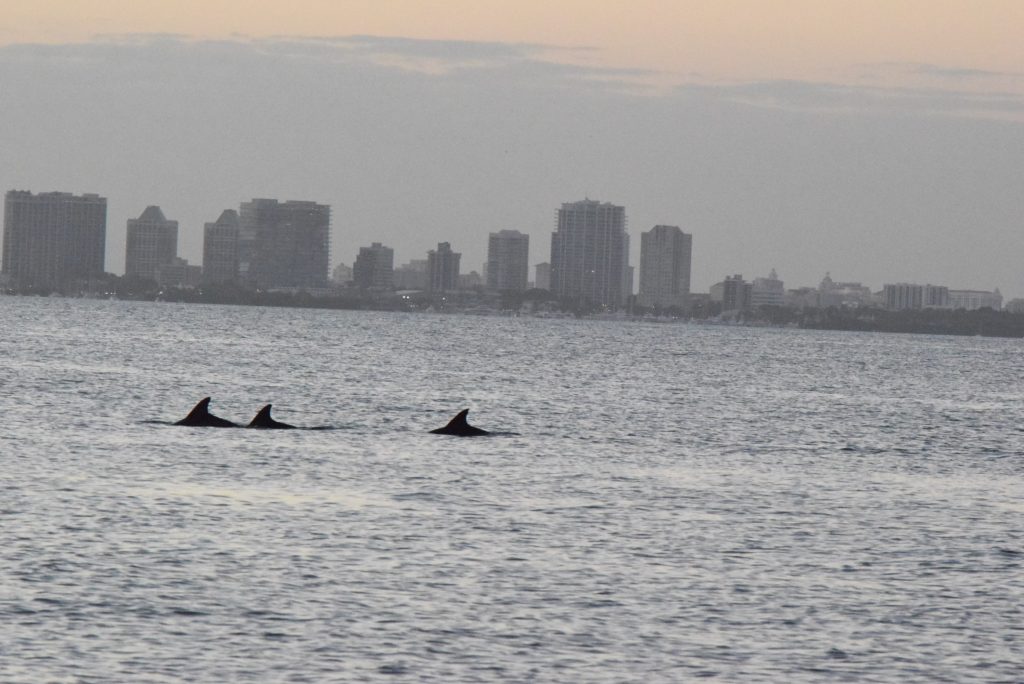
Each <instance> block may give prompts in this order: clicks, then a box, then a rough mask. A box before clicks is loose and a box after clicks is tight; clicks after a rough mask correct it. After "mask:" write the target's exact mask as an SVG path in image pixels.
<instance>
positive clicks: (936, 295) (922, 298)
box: [882, 283, 950, 311]
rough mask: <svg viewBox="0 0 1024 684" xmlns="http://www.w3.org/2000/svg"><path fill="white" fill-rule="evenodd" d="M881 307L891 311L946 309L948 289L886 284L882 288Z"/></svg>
mask: <svg viewBox="0 0 1024 684" xmlns="http://www.w3.org/2000/svg"><path fill="white" fill-rule="evenodd" d="M882 300H883V306H885V308H886V309H890V310H892V311H902V310H906V309H948V308H949V305H950V300H949V288H948V287H944V286H941V285H915V284H913V283H895V284H886V285H885V286H883V288H882Z"/></svg>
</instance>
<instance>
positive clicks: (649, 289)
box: [639, 226, 693, 308]
mask: <svg viewBox="0 0 1024 684" xmlns="http://www.w3.org/2000/svg"><path fill="white" fill-rule="evenodd" d="M692 252H693V236H692V235H689V234H687V233H684V232H683V231H681V230H680V229H679V227H678V226H654V227H653V228H651V229H650V230H649V231H647V232H646V233H641V234H640V295H639V300H640V304H642V305H643V306H655V307H659V308H667V307H670V306H679V307H682V306H686V300H687V297H688V296H689V294H690V263H691V258H692Z"/></svg>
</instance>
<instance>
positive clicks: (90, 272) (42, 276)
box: [3, 190, 107, 288]
mask: <svg viewBox="0 0 1024 684" xmlns="http://www.w3.org/2000/svg"><path fill="white" fill-rule="evenodd" d="M106 243H107V200H106V198H104V197H100V196H99V195H81V196H76V195H72V194H71V193H68V192H43V193H39V194H38V195H33V194H32V193H31V192H28V191H24V190H11V191H9V192H8V193H7V194H6V196H5V197H4V249H3V272H4V273H5V274H6V275H7V276H8V277H9V278H11V280H12V282H13V283H14V284H15V285H18V286H22V287H51V288H60V287H63V286H65V285H71V284H73V283H74V281H76V280H81V279H85V278H92V277H95V276H100V275H102V274H103V262H104V256H105V250H106Z"/></svg>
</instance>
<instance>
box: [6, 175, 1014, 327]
mask: <svg viewBox="0 0 1024 684" xmlns="http://www.w3.org/2000/svg"><path fill="white" fill-rule="evenodd" d="M106 202H107V199H106V198H105V197H99V196H98V195H96V194H92V193H85V194H83V195H81V196H77V195H74V194H73V193H69V192H62V191H50V192H41V193H38V194H33V193H31V192H28V191H22V190H10V191H8V192H7V194H6V196H5V219H4V227H3V231H2V232H0V243H3V244H6V242H5V240H6V237H7V235H8V233H10V234H11V235H12V236H13V237H14V239H13V240H12V241H11V244H12V249H13V250H14V251H12V252H11V253H10V254H9V253H8V248H7V247H4V248H3V249H4V273H6V274H7V275H8V276H12V277H15V278H17V277H18V273H19V269H24V268H25V266H22V265H21V264H27V263H28V262H27V261H26V257H24V256H21V255H22V254H27V253H29V252H27V250H36V249H37V248H35V247H32V246H31V244H30V243H31V242H32V240H31V239H30V238H31V235H30V234H29V233H26V232H25V231H26V228H27V227H28V226H36V227H37V228H39V227H43V224H44V223H48V222H49V221H51V219H50V218H46V220H43V221H42V223H40V221H41V220H42V219H41V218H40V217H44V218H45V217H51V216H57V215H58V213H59V212H61V211H63V212H64V213H59V215H60V216H62V217H65V216H68V215H70V216H72V217H73V216H74V215H75V212H74V210H72V211H71V213H70V214H68V213H67V210H66V209H61V208H62V207H64V206H65V205H68V206H70V205H75V206H77V205H79V204H81V205H83V206H84V205H85V204H99V205H102V208H103V216H104V218H103V221H104V225H102V226H100V225H98V224H97V225H95V226H93V228H92V230H93V232H96V231H99V233H97V235H98V238H97V239H94V240H93V242H96V243H97V244H98V245H100V247H99V249H100V250H102V245H103V244H104V243H105V242H106V233H107V231H108V230H109V226H107V225H105V211H106ZM8 204H10V208H8ZM26 207H27V208H28V209H27V210H26ZM33 207H34V209H33ZM55 211H56V212H58V213H54V212H55ZM27 212H28V213H27ZM32 212H34V213H32ZM240 212H241V217H240ZM240 212H236V211H235V210H233V209H225V210H223V211H222V212H221V215H220V217H219V218H218V219H217V221H216V222H207V223H205V224H204V230H203V252H202V258H201V261H200V264H199V265H195V264H190V263H189V260H188V259H185V258H182V255H181V254H180V252H179V250H178V222H177V221H174V220H168V219H167V218H166V217H165V216H164V214H163V212H162V210H161V208H160V207H159V206H157V205H149V206H147V207H146V209H145V210H144V211H143V212H142V213H141V214H140V216H139V217H138V218H134V219H129V220H128V221H127V226H128V241H127V243H126V245H125V253H124V257H123V260H122V261H121V263H124V264H125V269H124V271H123V274H124V275H132V276H136V277H141V278H147V279H154V280H156V281H157V282H159V283H164V282H166V283H168V284H171V283H178V284H179V285H180V284H183V283H186V282H191V285H190V286H195V285H198V284H199V282H200V278H199V276H198V275H195V276H192V275H189V274H190V273H192V272H196V273H201V280H202V283H204V284H215V283H223V282H237V283H239V284H243V285H246V284H247V285H249V286H252V285H256V286H260V287H272V288H273V287H287V288H296V287H298V288H305V287H314V288H318V287H323V286H325V285H326V284H327V283H328V282H329V281H331V280H335V281H336V278H335V274H336V273H338V272H339V269H345V270H346V271H347V272H348V273H350V274H351V275H352V276H353V284H355V285H356V286H357V287H360V288H362V289H377V290H386V289H391V288H393V287H395V288H396V289H425V290H427V291H433V292H444V291H446V290H454V289H460V288H463V287H466V285H465V282H469V281H466V280H465V279H466V278H470V279H472V278H479V281H480V284H481V285H483V286H486V287H487V288H488V289H490V290H493V291H509V292H514V291H523V290H525V289H526V287H527V286H528V285H534V286H536V284H535V283H530V282H529V275H528V274H529V262H530V258H531V257H530V253H529V234H526V233H522V232H520V231H514V230H501V231H498V232H496V233H495V232H492V233H489V234H488V240H487V254H488V258H487V260H486V261H485V262H484V263H483V267H482V270H481V273H482V275H481V274H480V273H477V272H476V271H475V270H473V269H470V272H469V273H462V274H461V275H460V266H459V263H460V260H461V257H462V254H461V252H459V253H455V252H454V250H452V248H451V244H450V243H449V242H439V243H438V244H437V248H436V249H431V250H428V252H427V254H426V259H416V258H413V259H410V260H409V261H408V262H407V263H406V264H402V265H401V266H397V265H396V262H395V257H394V254H395V250H394V248H393V247H390V246H386V245H382V243H380V242H373V243H372V244H371V245H369V246H360V247H359V248H358V250H357V254H356V255H355V258H354V259H353V261H352V262H351V263H348V262H346V261H343V260H339V259H337V258H332V256H333V255H332V253H331V245H330V230H329V228H330V222H331V221H330V216H331V207H330V205H324V204H318V203H316V202H313V201H308V200H288V201H284V202H280V201H279V200H277V199H266V198H257V199H252V200H250V201H248V202H242V203H241V204H240ZM606 214H607V216H605V215H606ZM556 216H557V218H556V221H555V225H554V230H553V231H552V233H551V251H550V252H549V253H547V254H544V255H542V256H544V257H546V256H548V255H550V258H551V260H552V262H557V261H562V262H563V263H565V259H566V258H570V263H571V262H572V260H573V259H579V258H581V257H582V255H584V254H586V255H589V256H586V257H585V258H586V259H589V260H592V261H593V264H591V265H589V266H586V265H584V262H580V264H577V265H575V266H572V267H571V269H570V270H572V271H573V272H574V273H575V272H576V271H579V273H576V274H575V275H573V276H568V280H566V278H567V276H565V275H562V276H560V277H561V279H562V280H561V281H559V282H558V283H555V284H553V285H552V284H549V287H547V288H542V289H550V290H552V292H553V293H555V294H557V295H559V296H560V297H563V298H570V299H571V298H574V297H575V298H582V299H583V300H590V301H600V302H601V303H603V304H605V305H608V306H612V307H617V306H622V305H624V303H625V302H626V300H627V298H628V297H629V296H630V295H636V296H637V297H638V299H637V303H638V304H640V305H641V306H651V307H655V308H667V307H672V306H682V307H685V306H686V305H687V300H688V297H689V294H690V293H691V292H694V293H710V295H711V298H712V300H715V298H716V297H718V298H719V299H721V298H723V297H724V299H725V301H726V304H727V305H728V306H729V308H735V304H736V302H745V304H744V305H741V306H740V307H739V308H745V306H749V305H754V306H756V305H760V304H774V305H778V304H782V303H783V297H784V296H785V295H786V292H787V291H786V290H785V289H784V287H783V281H782V280H781V279H780V278H779V276H778V275H777V272H776V269H775V268H774V267H772V268H771V270H770V273H769V274H768V275H767V276H760V275H759V276H756V277H755V278H754V280H753V282H746V281H743V280H742V276H741V275H739V274H736V275H733V276H729V275H726V276H725V277H724V279H723V280H719V281H717V282H715V283H713V284H712V285H710V286H709V288H708V289H707V290H706V291H702V290H692V289H691V287H690V273H691V271H692V254H693V252H692V241H693V236H692V234H689V233H684V232H682V231H681V230H680V229H679V227H678V226H668V225H660V224H659V225H655V226H653V227H651V228H650V229H649V230H647V231H642V232H641V234H640V237H641V256H640V265H639V267H638V268H637V269H636V271H637V273H638V274H639V279H640V283H639V290H636V291H634V290H633V280H634V266H632V265H630V264H629V233H628V231H627V230H626V226H627V225H628V219H627V216H626V208H625V207H623V206H617V205H615V204H613V203H610V202H603V203H602V202H600V201H598V200H591V199H589V198H587V199H584V200H580V201H576V202H563V203H562V206H561V208H560V209H558V210H557V212H556ZM9 217H10V218H9ZM602 217H603V218H602ZM61 221H63V222H64V223H67V226H66V227H56V226H55V227H47V228H46V230H49V231H51V232H52V231H54V230H57V231H58V232H60V231H68V230H69V228H70V227H71V224H70V223H68V219H67V218H62V219H61ZM71 222H72V223H73V219H72V221H71ZM8 223H10V225H11V228H8V227H7V226H8ZM76 225H77V224H76ZM595 230H596V231H597V232H594V231H595ZM608 230H611V231H612V232H618V233H621V240H619V239H616V240H615V241H614V242H616V243H618V242H621V246H622V249H621V250H620V251H617V252H614V253H613V252H611V251H609V248H608V247H607V245H605V246H603V247H602V246H601V245H603V244H604V243H605V242H607V240H608V235H606V234H605V233H607V231H608ZM133 231H134V232H133ZM73 232H74V229H72V232H70V233H66V234H67V235H70V236H71V237H74V235H73ZM48 234H49V233H48ZM56 234H57V233H54V234H53V235H54V236H55V235H56ZM19 236H20V237H19ZM595 236H597V239H596V240H595ZM40 239H44V240H45V239H48V240H49V242H53V243H55V244H54V247H55V248H56V249H57V251H60V250H61V249H64V247H63V246H61V245H59V244H56V243H57V242H58V241H57V240H56V238H55V237H53V236H51V237H50V238H40ZM48 249H49V248H48ZM75 249H78V247H74V248H73V249H72V251H74V250H75ZM92 251H95V250H92ZM577 252H578V253H579V255H580V256H577V257H572V255H573V254H575V253H577ZM616 254H617V255H618V256H616ZM447 255H450V257H449V256H447ZM567 255H568V257H567ZM438 257H440V259H439V260H437V259H438ZM90 258H91V259H92V260H93V261H95V260H96V257H95V256H93V257H90ZM609 259H611V260H612V261H616V260H619V259H621V260H622V271H621V273H620V274H619V275H617V276H615V279H617V280H618V282H620V283H621V293H619V294H615V293H612V292H611V291H610V290H609V289H608V282H607V281H608V277H609V276H608V274H607V273H604V272H603V271H601V272H600V273H598V271H594V270H592V267H593V266H596V267H598V270H599V271H600V270H601V269H604V268H607V264H608V263H610V262H609ZM361 260H362V264H360V262H361ZM432 260H434V261H432ZM51 261H53V259H51ZM586 263H590V262H589V261H588V262H586ZM54 264H56V261H54ZM133 264H134V266H133ZM601 264H604V265H603V266H602V265H601ZM93 266H95V264H94V265H93ZM105 266H107V268H106V269H105V271H106V272H115V271H116V269H112V268H109V267H110V266H111V264H109V263H108V264H105ZM535 266H544V267H545V268H546V271H545V275H546V277H548V278H550V274H551V267H550V265H549V264H548V263H545V262H540V263H538V264H535ZM419 267H422V273H423V278H424V280H423V282H422V283H419V282H418V281H417V282H416V283H415V284H410V283H409V282H408V280H407V279H405V278H403V279H398V278H397V276H396V275H395V274H396V273H398V272H404V271H408V269H409V268H419ZM495 267H497V270H495V271H494V273H492V272H491V269H494V268H495ZM32 268H35V269H36V270H39V266H38V264H37V265H36V266H33V267H32ZM49 268H51V270H52V269H53V268H54V266H52V265H51V266H50V267H49ZM90 268H92V271H90V272H92V273H94V274H95V273H96V272H97V271H96V269H95V268H94V267H90ZM615 268H619V267H615ZM164 269H166V271H167V272H166V274H164V275H163V276H162V275H161V274H162V271H163V270H164ZM580 269H583V270H582V271H581V270H580ZM563 270H565V269H564V268H563ZM102 271H103V269H101V271H100V272H102ZM498 272H501V273H502V275H501V277H500V278H496V277H495V275H494V274H495V273H498ZM555 272H556V273H557V270H556V271H555ZM585 272H590V273H598V276H597V279H598V280H599V281H601V283H603V284H596V283H590V284H589V285H586V284H584V283H583V275H582V274H583V273H585ZM510 274H511V275H510ZM193 280H194V282H192V281H193ZM570 281H573V282H575V281H579V282H576V283H575V284H567V283H569V282H570ZM24 282H25V283H28V282H30V281H24ZM39 282H43V281H39ZM49 282H50V283H51V284H55V283H57V282H59V280H58V279H56V278H55V277H51V278H50V281H49ZM588 282H589V281H588ZM736 282H745V283H746V285H745V287H746V288H747V293H746V294H745V295H743V297H740V296H739V295H737V294H736V293H735V292H732V290H730V284H735V283H736ZM897 287H899V288H904V289H905V288H925V291H926V292H932V291H942V292H944V293H945V294H943V295H941V296H938V295H934V294H932V295H929V296H928V297H925V298H924V299H922V298H921V295H920V294H918V295H917V297H918V300H920V301H918V302H917V305H910V306H905V305H903V302H904V301H905V300H906V301H907V302H910V301H913V300H910V299H907V297H908V296H909V295H900V299H899V301H900V302H901V304H900V305H899V306H892V302H893V301H896V300H894V299H893V295H892V294H891V293H892V292H893V291H895V289H896V288H897ZM556 288H557V289H558V292H555V289H556ZM723 288H724V289H723ZM814 289H815V288H813V287H808V286H807V285H806V284H804V285H800V286H799V287H798V288H796V289H795V290H791V292H796V291H799V290H806V291H810V290H814ZM817 289H818V290H820V291H822V292H828V294H827V295H825V300H827V301H822V300H821V297H820V296H819V295H817V294H815V295H813V298H812V299H813V302H811V303H810V305H812V306H846V305H853V306H859V305H862V304H864V303H866V302H868V301H869V300H872V298H873V296H874V293H875V292H877V294H878V295H880V301H881V302H885V304H884V306H886V308H896V309H899V308H920V306H919V305H921V304H923V306H925V307H939V308H944V307H948V306H949V305H950V304H951V303H952V304H954V305H956V306H953V308H958V306H959V308H964V307H963V306H962V305H963V304H968V306H966V308H977V305H978V303H979V302H981V304H980V305H981V306H992V303H993V302H995V301H999V302H1002V295H1001V294H1000V288H999V287H998V286H995V287H993V289H992V290H978V289H973V288H966V289H963V288H961V289H958V288H956V287H955V286H954V287H950V286H949V285H941V286H934V285H931V284H925V285H920V284H918V283H910V282H907V281H906V280H905V279H901V278H899V277H897V278H887V279H886V280H885V281H884V282H883V283H882V284H881V286H880V289H878V290H877V291H873V290H872V289H871V288H869V287H865V286H863V285H862V283H861V282H841V283H834V281H832V279H831V277H830V273H829V272H828V271H826V272H825V277H824V278H823V279H822V281H821V283H820V284H819V285H818V286H817ZM584 290H587V291H588V292H589V295H585V294H584ZM590 290H593V291H592V292H591V291H590ZM645 290H646V294H645ZM730 293H731V294H730ZM993 296H994V297H995V298H993ZM595 298H596V299H595ZM875 299H879V298H877V297H876V298H875ZM1008 299H1018V298H1016V297H1010V298H1008ZM730 302H731V303H730ZM972 304H973V305H975V306H971V305H972ZM996 308H998V307H996Z"/></svg>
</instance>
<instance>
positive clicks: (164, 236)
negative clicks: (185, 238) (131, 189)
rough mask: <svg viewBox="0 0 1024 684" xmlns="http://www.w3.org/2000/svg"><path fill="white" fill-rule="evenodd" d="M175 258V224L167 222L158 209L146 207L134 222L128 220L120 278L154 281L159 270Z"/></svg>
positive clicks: (176, 229)
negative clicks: (122, 270)
mask: <svg viewBox="0 0 1024 684" xmlns="http://www.w3.org/2000/svg"><path fill="white" fill-rule="evenodd" d="M177 257H178V222H177V221H169V220H167V218H166V217H165V216H164V213H163V212H162V211H160V207H157V206H148V207H146V209H145V211H143V212H142V214H141V215H140V216H139V218H136V219H128V235H127V241H126V247H125V254H124V274H125V275H126V276H135V277H137V278H146V279H148V280H156V274H157V271H159V270H160V268H161V267H162V266H167V265H170V264H172V263H174V260H175V259H176V258H177Z"/></svg>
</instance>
